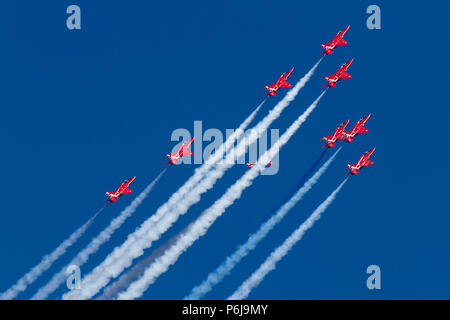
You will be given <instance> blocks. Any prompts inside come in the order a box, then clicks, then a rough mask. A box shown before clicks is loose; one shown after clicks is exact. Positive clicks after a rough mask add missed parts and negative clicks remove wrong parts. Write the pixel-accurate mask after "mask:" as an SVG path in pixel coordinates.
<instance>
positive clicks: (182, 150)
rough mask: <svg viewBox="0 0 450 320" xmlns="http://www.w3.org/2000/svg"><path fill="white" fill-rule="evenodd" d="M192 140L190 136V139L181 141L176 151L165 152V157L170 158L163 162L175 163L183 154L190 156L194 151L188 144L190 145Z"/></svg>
mask: <svg viewBox="0 0 450 320" xmlns="http://www.w3.org/2000/svg"><path fill="white" fill-rule="evenodd" d="M192 141H194V138H192V139H191V140H190V141H188V142H185V143H183V144H182V145H181V146H180V148H179V149H178V151H177V152H172V153H169V154H166V157H167V158H170V160H169V161H167V162H166V163H165V164H168V163H170V164H177V163H178V159H180V158H181V157H184V156H192V155H193V154H194V153H193V152H192V151H191V150H189V149H188V148H189V146H190V145H191V143H192Z"/></svg>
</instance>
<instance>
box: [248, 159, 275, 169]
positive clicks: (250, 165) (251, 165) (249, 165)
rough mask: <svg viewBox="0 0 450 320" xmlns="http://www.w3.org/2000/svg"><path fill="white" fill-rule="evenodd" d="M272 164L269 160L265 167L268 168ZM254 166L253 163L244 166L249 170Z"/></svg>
mask: <svg viewBox="0 0 450 320" xmlns="http://www.w3.org/2000/svg"><path fill="white" fill-rule="evenodd" d="M272 164H273V162H272V160H271V161H269V163H267V164H266V166H267V167H270V166H271V165H272ZM254 165H255V163H253V162H249V163H247V164H246V166H247V167H249V168H251V167H253V166H254Z"/></svg>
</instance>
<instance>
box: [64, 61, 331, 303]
mask: <svg viewBox="0 0 450 320" xmlns="http://www.w3.org/2000/svg"><path fill="white" fill-rule="evenodd" d="M321 60H322V59H320V60H319V61H318V62H317V63H316V64H315V65H314V66H313V67H312V68H311V70H310V71H309V72H308V73H307V74H306V75H305V76H304V77H303V78H302V79H300V80H299V82H297V84H296V85H295V86H294V87H293V88H292V89H291V90H290V91H289V92H288V93H287V94H286V96H285V97H284V98H283V99H282V100H281V101H280V102H279V103H278V104H277V105H276V106H275V107H274V108H273V109H272V110H271V111H270V112H269V114H268V115H267V116H266V117H265V118H264V119H263V120H261V121H260V122H259V123H258V124H257V125H256V129H255V130H252V134H250V135H249V136H248V139H245V140H242V141H241V142H240V143H239V144H238V146H237V147H236V148H233V149H232V150H231V152H229V153H228V154H227V156H226V158H225V163H224V164H223V165H216V166H215V169H214V170H213V171H212V172H209V169H208V170H206V169H204V168H205V166H207V163H208V161H207V163H206V164H205V165H203V166H202V167H201V168H199V169H197V170H198V171H201V170H204V171H206V173H205V176H201V177H200V176H199V175H198V174H197V171H196V173H194V175H193V176H192V177H191V178H190V179H189V180H188V181H187V182H186V183H185V184H184V185H183V186H182V187H181V188H180V189H179V190H178V191H177V192H175V193H174V194H173V195H172V196H171V197H170V199H169V200H168V201H167V202H166V203H164V204H163V205H162V206H161V207H160V208H158V210H157V211H156V214H154V215H153V216H151V217H150V218H149V219H147V220H146V221H145V222H144V223H143V224H142V225H141V226H140V227H139V228H138V229H137V230H136V231H135V232H134V233H132V234H130V235H129V236H128V239H127V240H126V241H125V242H124V243H123V244H122V245H121V246H118V247H116V248H115V249H114V251H113V252H112V253H111V254H110V255H109V256H108V257H107V258H106V259H105V260H104V261H103V262H102V263H101V264H100V265H98V266H97V267H96V268H95V269H94V270H93V271H92V272H91V273H90V274H88V275H87V276H86V277H85V278H84V279H83V280H82V288H81V289H80V290H77V291H72V292H68V293H66V294H65V295H64V296H63V299H88V298H90V297H92V296H94V295H95V294H96V293H97V292H99V290H100V289H101V288H102V287H104V286H105V285H106V284H108V282H109V281H110V279H111V278H115V277H117V276H118V275H119V274H120V273H121V272H122V271H123V270H124V269H125V268H127V267H129V266H130V265H131V264H132V262H133V260H134V259H135V258H137V257H139V256H141V255H142V254H143V252H144V249H146V248H149V247H150V246H151V245H152V242H153V241H155V240H157V239H159V237H160V236H161V235H162V234H163V233H164V232H166V231H167V230H168V229H169V228H170V227H171V226H172V225H173V223H175V222H176V221H177V219H178V217H179V216H180V215H182V214H185V213H186V212H187V211H188V209H189V208H190V207H191V206H192V205H193V204H195V203H197V202H199V201H200V198H201V195H202V194H203V193H205V192H206V191H208V190H209V189H211V188H212V186H213V185H214V183H215V182H216V181H217V180H218V179H219V178H221V177H222V176H223V174H224V173H225V171H226V170H227V169H229V168H230V167H231V166H233V164H234V159H237V158H238V157H239V156H241V155H243V154H245V152H246V148H245V146H246V143H247V142H248V144H249V145H250V144H252V143H253V142H255V141H256V139H258V137H259V136H260V135H261V134H262V133H263V132H264V131H265V130H266V129H267V128H268V127H269V126H270V124H271V123H272V122H273V121H274V120H276V119H277V118H278V117H279V116H280V114H281V112H282V111H283V110H284V109H285V108H286V107H287V106H288V105H289V104H290V102H291V101H292V100H294V99H295V97H296V95H297V94H298V92H299V91H300V89H301V88H302V87H303V86H304V85H305V84H306V82H307V81H308V80H309V79H310V78H311V76H312V75H313V73H314V71H315V69H316V68H317V66H318V65H319V63H320V62H321ZM218 153H222V154H221V155H220V157H219V156H218ZM216 155H217V157H216ZM222 157H223V152H216V153H215V154H214V156H213V157H212V158H215V159H217V160H221V159H222ZM211 161H212V160H211ZM203 178H204V179H203ZM202 179H203V180H202ZM201 180H202V181H201ZM200 181H201V183H199V182H200ZM193 186H195V187H193ZM192 187H193V188H192Z"/></svg>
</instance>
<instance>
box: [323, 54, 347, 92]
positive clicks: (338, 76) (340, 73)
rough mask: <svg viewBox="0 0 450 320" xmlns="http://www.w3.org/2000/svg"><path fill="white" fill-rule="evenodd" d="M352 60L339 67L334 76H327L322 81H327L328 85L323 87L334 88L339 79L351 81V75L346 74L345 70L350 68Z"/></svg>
mask: <svg viewBox="0 0 450 320" xmlns="http://www.w3.org/2000/svg"><path fill="white" fill-rule="evenodd" d="M353 60H354V59H352V60H350V61H349V62H347V63H344V64H343V65H342V66H340V67H339V69H338V71H337V72H336V73H335V74H332V75H329V76H328V77H325V78H324V79H325V80H327V81H328V84H326V85H324V87H326V86H329V87H336V82H338V81H339V80H341V79H351V78H352V75H351V74H348V73H347V69H348V68H349V67H350V65H351V64H352V63H353Z"/></svg>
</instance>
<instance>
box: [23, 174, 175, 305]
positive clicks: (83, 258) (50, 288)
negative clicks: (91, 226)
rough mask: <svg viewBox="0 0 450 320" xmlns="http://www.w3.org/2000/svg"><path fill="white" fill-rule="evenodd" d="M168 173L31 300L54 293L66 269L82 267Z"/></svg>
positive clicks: (152, 183) (63, 279)
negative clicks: (72, 266) (74, 266)
mask: <svg viewBox="0 0 450 320" xmlns="http://www.w3.org/2000/svg"><path fill="white" fill-rule="evenodd" d="M166 171H167V167H166V168H165V169H164V170H163V171H161V173H160V174H159V175H158V176H157V177H156V178H155V179H154V180H153V181H152V182H151V183H150V184H149V185H148V186H147V187H146V188H145V189H144V190H143V191H142V192H141V193H140V194H139V195H138V196H137V197H136V198H135V199H134V200H133V201H132V202H131V204H130V205H129V206H128V207H126V208H125V209H124V210H123V211H122V212H121V213H120V214H119V216H117V217H116V218H115V219H114V220H112V221H111V223H110V224H109V225H108V226H107V227H106V228H105V229H104V230H103V231H102V232H100V234H99V235H98V236H97V237H95V238H94V239H92V240H91V242H90V243H89V244H88V245H87V246H86V247H85V248H84V249H83V250H81V251H80V252H79V253H78V254H77V255H76V256H75V258H73V259H72V261H70V263H69V264H68V265H67V266H65V267H64V268H62V269H61V271H59V272H58V273H56V274H55V275H53V277H52V278H51V279H50V281H49V282H48V283H47V284H46V285H45V286H43V287H41V288H40V289H39V290H38V292H36V294H35V295H34V296H33V297H32V298H31V299H32V300H44V299H47V297H48V296H49V295H50V294H51V293H53V292H54V291H55V290H56V289H58V287H59V286H60V285H61V284H62V283H63V282H64V281H65V280H66V277H67V275H66V269H67V267H68V266H71V265H76V266H78V267H81V266H82V265H83V264H85V263H86V262H87V261H88V259H89V256H90V255H91V254H94V253H95V252H97V251H98V249H99V248H100V246H101V245H102V244H104V243H105V242H107V241H108V240H109V239H110V238H111V236H112V235H113V234H114V232H115V231H116V230H117V229H119V228H120V227H121V226H122V225H123V224H124V222H125V221H126V220H127V219H128V218H129V217H131V215H132V214H133V213H134V212H135V211H136V209H137V208H138V207H139V205H140V204H141V203H142V202H143V201H144V200H145V198H147V196H148V195H149V194H150V192H151V191H152V190H153V187H154V186H155V185H156V183H157V182H158V181H159V179H160V178H161V177H162V175H163V174H164V173H165V172H166Z"/></svg>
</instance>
